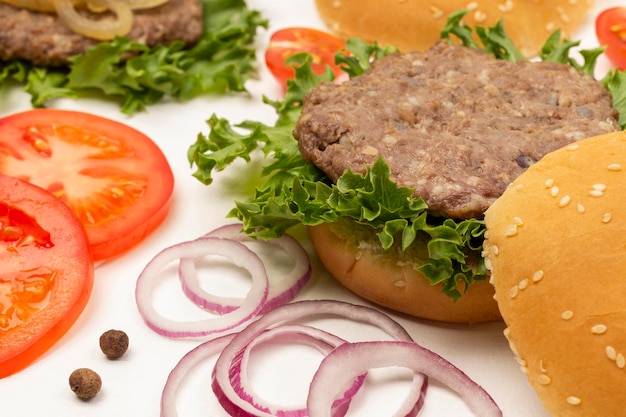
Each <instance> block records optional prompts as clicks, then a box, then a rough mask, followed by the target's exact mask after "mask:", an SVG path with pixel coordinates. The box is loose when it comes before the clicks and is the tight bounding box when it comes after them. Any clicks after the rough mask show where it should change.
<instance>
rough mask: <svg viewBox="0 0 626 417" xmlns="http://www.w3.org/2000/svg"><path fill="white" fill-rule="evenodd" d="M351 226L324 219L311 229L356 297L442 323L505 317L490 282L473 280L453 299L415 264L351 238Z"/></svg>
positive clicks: (323, 256) (328, 264)
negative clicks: (417, 268)
mask: <svg viewBox="0 0 626 417" xmlns="http://www.w3.org/2000/svg"><path fill="white" fill-rule="evenodd" d="M353 226H354V227H356V225H352V224H350V225H348V226H346V225H345V224H341V223H325V224H321V225H318V226H313V227H309V228H308V230H309V236H310V238H311V242H312V243H313V247H314V249H315V251H316V252H317V255H318V258H319V259H320V261H321V263H322V264H323V265H324V267H325V268H326V269H327V270H328V272H330V274H331V275H333V277H334V278H335V279H336V280H337V281H338V282H339V283H341V284H342V285H343V286H344V287H346V288H347V289H349V290H350V291H352V292H353V293H355V294H356V295H358V296H360V297H362V298H364V299H366V300H369V301H371V302H373V303H376V304H378V305H380V306H383V307H386V308H389V309H391V310H394V311H398V312H401V313H405V314H408V315H411V316H414V317H418V318H424V319H429V320H436V321H441V322H448V323H481V322H489V321H496V320H500V319H501V317H500V313H499V311H498V307H497V304H496V302H495V300H494V298H493V296H494V290H493V287H492V286H491V285H490V284H489V283H488V282H487V281H480V282H477V283H475V284H474V285H472V286H471V287H470V288H469V289H468V291H467V292H466V293H465V294H463V295H462V296H461V297H460V298H459V300H458V301H456V302H455V301H453V300H452V298H450V297H449V296H447V295H445V294H444V293H442V291H441V290H442V288H441V285H431V284H430V283H429V282H428V281H427V280H426V278H424V276H423V275H422V274H421V273H420V272H418V271H417V270H415V268H414V266H413V264H411V263H409V262H406V261H402V260H400V259H399V258H396V257H393V256H389V255H383V254H378V253H376V250H375V249H373V247H374V246H373V245H370V244H363V242H364V241H365V239H364V240H361V239H360V237H361V236H360V235H359V233H356V230H355V233H354V234H352V235H351V237H347V236H349V235H350V233H351V232H352V228H353ZM344 236H346V237H344ZM354 236H357V238H354ZM424 250H425V247H424ZM417 257H421V258H422V259H424V256H423V254H419V253H418V254H417ZM417 262H418V263H419V260H417ZM459 290H460V291H461V292H463V291H464V289H461V288H460V289H459Z"/></svg>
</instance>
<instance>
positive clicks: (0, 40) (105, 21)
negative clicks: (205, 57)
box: [0, 0, 202, 66]
mask: <svg viewBox="0 0 626 417" xmlns="http://www.w3.org/2000/svg"><path fill="white" fill-rule="evenodd" d="M96 6H97V7H96ZM0 21H1V22H2V33H1V34H0V60H4V61H9V60H13V59H23V60H27V61H30V62H32V63H34V64H35V65H42V66H62V65H67V64H68V62H69V61H68V58H70V57H71V56H74V55H78V54H83V53H85V52H86V50H87V49H88V48H90V47H93V46H95V45H97V44H98V43H99V42H100V41H110V40H113V38H114V37H115V36H127V37H128V38H129V39H132V40H134V41H137V42H141V43H144V44H146V45H149V46H154V45H169V44H170V43H172V42H174V41H176V40H178V41H183V42H184V43H185V44H194V43H195V42H197V41H198V39H200V36H201V35H202V5H201V2H200V1H199V0H146V1H132V2H128V1H121V0H107V1H104V2H102V1H98V2H96V3H94V4H90V3H89V2H83V3H82V4H80V3H77V2H73V1H70V0H55V1H53V0H39V1H37V0H3V1H1V2H0Z"/></svg>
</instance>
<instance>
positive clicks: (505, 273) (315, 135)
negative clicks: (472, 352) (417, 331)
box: [189, 2, 626, 416]
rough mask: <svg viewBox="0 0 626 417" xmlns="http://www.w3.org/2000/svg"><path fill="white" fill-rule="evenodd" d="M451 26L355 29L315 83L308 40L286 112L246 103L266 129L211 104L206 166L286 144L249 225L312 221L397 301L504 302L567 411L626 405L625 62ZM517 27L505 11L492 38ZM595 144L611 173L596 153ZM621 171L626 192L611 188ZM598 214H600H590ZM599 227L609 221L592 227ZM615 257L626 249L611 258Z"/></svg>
mask: <svg viewBox="0 0 626 417" xmlns="http://www.w3.org/2000/svg"><path fill="white" fill-rule="evenodd" d="M345 3H349V2H334V4H335V5H337V4H342V5H343V4H345ZM571 4H574V3H571ZM452 20H454V19H452ZM448 22H450V20H449V21H448ZM457 23H458V21H457ZM458 28H466V27H463V26H459V27H458ZM458 28H457V29H458ZM448 29H449V28H448ZM444 32H445V31H444ZM451 32H452V33H454V34H456V35H458V36H459V38H461V40H462V42H460V43H463V45H459V42H455V41H451V40H450V38H447V39H446V40H443V41H438V42H437V43H435V45H434V46H431V47H430V48H427V49H426V50H424V51H418V52H402V53H398V52H396V51H393V50H390V49H382V48H380V47H379V46H378V45H376V44H375V45H373V46H372V45H369V46H364V45H363V44H361V43H359V42H358V41H356V40H353V41H352V43H351V41H349V42H348V49H349V53H348V54H345V55H342V54H340V55H339V58H338V62H341V63H343V64H344V65H345V66H344V68H345V69H346V72H348V73H349V74H350V75H352V78H351V79H350V80H348V81H345V82H341V83H338V82H336V81H335V82H333V80H332V77H328V78H324V76H322V77H320V79H318V82H319V83H317V82H315V83H312V82H311V77H312V74H311V73H310V71H308V69H310V68H309V65H310V61H307V58H306V57H302V56H300V57H294V58H293V59H292V60H291V62H292V64H293V65H294V67H295V68H296V73H297V75H296V81H295V82H294V83H292V84H291V85H290V88H289V90H288V92H287V95H286V96H285V100H284V101H282V102H270V104H272V105H273V106H274V107H275V108H276V110H277V112H278V116H279V117H278V121H277V123H276V125H275V126H266V125H263V124H261V123H257V122H252V121H246V122H244V123H242V124H240V125H238V127H239V128H243V129H245V130H248V131H249V132H250V135H243V136H241V135H240V134H238V133H235V132H234V131H232V130H229V129H224V128H223V125H222V123H224V122H225V121H224V120H219V119H217V118H216V117H214V118H212V119H211V121H209V124H210V126H211V127H212V128H214V129H213V130H212V132H211V135H210V136H209V137H206V138H202V137H201V138H199V139H198V142H197V143H196V144H195V145H193V146H192V148H191V149H190V153H189V158H190V161H192V162H193V163H195V164H196V165H197V167H198V171H197V172H196V174H195V175H196V176H197V177H198V178H199V179H201V180H202V181H204V182H206V183H210V182H211V180H212V177H211V170H213V169H215V170H221V169H223V168H224V167H225V166H226V165H228V164H229V163H230V162H232V161H233V160H234V159H236V158H237V157H242V158H244V159H248V158H249V157H250V156H249V153H245V154H243V153H239V154H231V155H229V156H228V157H224V154H220V155H217V153H215V154H214V152H216V151H217V150H218V149H219V150H220V151H225V150H227V149H226V148H233V147H235V146H234V145H235V144H238V143H244V142H245V143H247V144H248V145H249V144H250V143H253V142H256V143H257V144H258V146H259V147H260V148H261V149H262V150H263V152H264V153H265V155H266V158H267V159H269V160H270V162H269V163H268V164H267V165H266V167H265V168H264V171H263V172H262V176H265V179H266V180H267V181H266V182H265V183H264V184H262V185H260V186H259V187H258V188H257V190H256V194H255V196H254V197H253V198H251V199H250V200H248V201H244V202H237V207H236V208H235V209H234V210H233V211H232V212H231V215H232V216H233V217H237V218H239V219H240V220H242V221H243V223H244V231H245V232H246V233H248V234H250V235H252V236H256V237H261V238H271V237H274V236H279V235H281V234H282V233H284V232H285V231H286V230H288V229H289V228H290V227H293V226H296V225H301V224H304V225H305V226H307V228H308V232H309V235H310V238H311V240H312V243H313V245H314V248H315V251H316V253H317V255H318V256H319V259H320V260H321V262H322V264H323V265H324V266H325V267H326V269H327V270H328V271H329V272H330V273H331V274H332V275H333V276H334V277H335V278H336V279H337V280H338V281H339V282H341V283H342V284H343V285H344V286H345V287H347V288H348V289H350V290H352V291H353V292H354V293H356V294H357V295H360V296H362V297H363V298H365V299H367V300H370V301H373V302H374V303H377V304H379V305H381V306H384V307H387V308H390V309H392V310H395V311H399V312H402V313H406V314H408V315H411V316H415V317H418V318H426V319H431V320H437V321H444V322H454V323H476V322H484V321H491V320H498V319H500V318H502V319H504V321H505V323H506V324H507V332H506V335H507V338H508V339H509V340H510V343H511V347H512V349H513V350H514V352H515V353H516V354H517V356H518V358H519V361H520V364H521V367H522V370H523V371H524V372H526V373H527V374H528V376H529V380H531V385H532V386H533V387H534V388H535V389H536V390H537V393H538V394H539V396H540V398H541V399H542V401H544V403H545V405H546V409H547V410H548V411H549V412H550V413H552V414H553V415H555V416H614V415H615V416H616V415H620V413H621V411H619V410H618V409H621V408H620V407H621V405H622V404H623V402H624V397H623V394H622V393H621V392H620V387H622V386H623V385H624V383H626V376H625V374H624V373H623V372H624V371H623V368H624V358H623V356H624V354H623V353H622V352H623V347H621V344H623V342H624V340H623V336H622V333H623V332H622V330H623V329H621V327H623V320H620V319H619V314H620V313H621V312H622V311H626V305H624V301H623V297H620V295H619V294H621V293H622V292H623V291H620V285H621V284H620V283H619V274H618V273H617V271H618V270H619V268H620V266H619V263H620V262H618V260H619V259H621V258H620V255H619V251H620V250H623V248H624V247H625V244H624V243H623V242H615V239H618V240H619V239H621V237H619V238H618V236H621V234H622V233H621V231H622V229H620V227H621V222H615V221H614V220H615V218H616V214H617V213H616V212H615V209H616V208H617V207H620V204H621V203H623V202H621V200H620V199H622V195H621V194H620V193H618V192H616V191H615V190H618V189H620V186H619V181H620V180H619V179H617V177H618V176H619V175H620V172H621V171H622V167H623V166H626V165H624V164H626V161H625V160H624V159H626V153H625V152H624V151H625V150H626V149H623V147H624V146H625V145H626V142H624V140H625V138H626V137H625V136H624V134H623V133H621V129H622V128H623V127H624V124H625V123H624V122H625V120H624V108H623V99H624V87H623V86H622V84H623V82H624V74H623V73H619V72H617V71H613V72H612V73H610V74H608V75H607V76H606V78H604V79H602V80H595V79H594V78H593V77H592V76H591V75H590V74H593V63H592V62H591V63H590V62H585V63H584V64H583V65H580V64H578V65H577V64H576V62H575V61H574V60H571V59H570V58H569V57H564V56H563V54H560V53H558V52H555V51H562V49H559V48H561V47H563V46H564V45H568V43H567V42H568V41H562V39H561V38H559V36H558V33H557V35H554V36H552V37H551V38H550V40H549V41H548V42H546V44H545V45H544V47H543V48H542V53H541V58H542V60H537V61H535V60H533V61H528V60H526V59H524V54H522V53H521V52H520V51H519V50H508V49H507V48H502V45H504V44H506V43H498V42H494V44H495V45H497V46H495V47H494V44H487V45H485V44H483V47H480V43H477V42H475V41H474V39H475V38H474V37H473V36H466V35H467V33H465V32H463V30H458V31H455V29H452V30H451ZM503 33H504V32H503V27H502V26H500V25H497V26H495V27H492V28H490V29H488V30H486V31H485V32H483V34H485V36H484V37H481V40H482V41H483V42H485V41H486V42H487V43H489V39H490V34H491V35H494V39H495V37H497V36H495V35H496V34H497V35H502V34H503ZM447 34H448V35H449V32H448V33H447ZM443 35H445V33H442V36H443ZM444 37H445V36H444ZM457 41H458V40H457ZM506 45H508V44H506ZM572 46H575V44H574V45H572V44H569V46H565V49H568V50H569V49H570V48H571V47H572ZM481 49H482V50H481ZM503 49H504V51H503ZM494 51H495V52H494ZM596 52H598V51H596ZM494 54H495V55H499V56H498V58H505V59H496V58H494V56H493V55H494ZM592 56H597V53H590V54H586V57H592ZM372 57H374V61H373V62H372V63H371V65H370V58H372ZM309 59H310V58H309ZM556 61H558V62H556ZM591 61H593V58H592V59H591ZM355 66H357V67H359V68H358V69H356V68H355ZM313 85H315V86H313ZM311 87H312V88H311ZM218 127H219V129H218ZM589 137H598V138H603V139H596V140H595V141H592V140H588V139H587V138H589ZM290 140H291V141H292V142H289V141H290ZM605 141H606V142H607V143H606V144H604V143H605ZM608 142H610V143H611V145H609V143H608ZM613 142H620V145H614V144H613ZM218 143H219V145H218ZM279 144H280V145H279ZM619 146H621V147H622V148H620V147H619ZM590 149H594V151H590ZM574 150H576V152H574ZM247 152H249V150H248V151H247ZM546 155H548V157H546ZM553 155H554V156H553ZM574 155H580V159H575V156H574ZM600 155H602V157H600ZM596 160H597V164H596ZM555 161H556V162H555ZM591 161H594V162H593V163H594V164H595V166H596V168H597V169H598V172H597V178H596V177H594V175H596V171H595V169H594V170H591V169H590V171H589V172H587V171H586V169H587V167H588V166H589V165H590V163H591ZM601 169H603V170H604V171H602V173H600V171H601ZM538 172H540V173H541V175H537V173H538ZM601 174H602V175H601ZM570 175H571V176H572V178H571V179H568V178H569V176H570ZM605 175H612V176H614V177H615V180H611V181H609V180H605ZM537 177H540V178H537ZM611 178H613V177H611ZM516 179H517V180H516ZM527 181H530V182H529V184H531V183H532V187H527V186H526V183H527ZM615 181H617V182H615ZM511 183H513V186H510V184H511ZM582 188H584V190H583V189H582ZM611 189H612V190H613V193H614V194H613V195H614V196H615V199H616V200H615V201H613V200H611V201H610V202H607V204H609V206H605V205H604V204H600V203H602V202H603V201H608V199H602V198H601V196H603V195H604V194H605V193H608V192H609V191H608V190H611ZM584 193H587V194H584ZM503 194H504V195H503ZM511 194H513V195H514V196H515V197H513V196H511ZM583 194H584V198H583ZM535 195H537V197H536V199H535ZM548 207H550V209H548ZM592 207H593V209H592ZM559 210H560V211H559ZM565 210H569V211H568V214H567V215H565ZM552 211H554V214H552ZM592 212H593V214H595V215H593V214H592ZM485 213H487V217H486V218H485ZM561 213H563V215H561ZM583 215H584V216H585V221H590V222H595V223H594V224H593V225H590V226H588V227H587V226H586V225H584V224H582V223H581V221H580V220H578V219H579V217H574V216H583ZM580 218H581V219H582V217H580ZM557 219H558V220H557ZM528 224H532V227H527V225H528ZM585 224H586V223H585ZM492 228H493V230H492ZM587 233H591V234H593V235H595V234H597V237H596V236H594V237H593V238H592V239H590V240H589V242H587V239H586V236H587ZM494 234H495V236H494ZM522 234H523V235H524V238H523V239H522V238H521V236H522ZM485 236H488V237H489V238H488V240H487V241H486V242H487V243H485V245H484V247H483V243H484V238H485ZM609 236H611V237H610V238H609ZM538 241H541V244H538V243H537V242H538ZM569 241H572V242H573V243H572V246H570V245H569V244H568V242H569ZM607 246H611V250H607ZM591 247H593V249H591ZM587 251H588V252H589V253H588V254H587V253H586V252H587ZM581 252H585V255H584V256H581ZM570 259H571V262H568V261H569V260H570ZM599 262H600V263H601V265H604V264H605V263H609V264H610V265H609V266H607V270H606V272H600V271H599V269H602V268H598V263H599ZM520 264H523V265H524V266H523V267H520ZM583 264H584V265H583ZM513 270H515V273H512V272H511V271H513ZM594 273H598V274H600V275H602V276H601V277H599V278H598V279H602V280H603V282H604V283H605V284H606V285H605V284H603V285H598V286H597V292H598V294H596V295H594V297H588V296H586V295H584V293H585V291H586V290H585V287H586V286H587V285H586V284H585V283H584V282H588V281H589V278H588V277H589V276H590V275H592V274H594ZM549 275H550V276H551V277H552V279H551V281H550V284H549V285H548V284H545V286H544V283H545V282H546V280H547V279H548V276H549ZM494 287H495V290H494ZM570 289H571V290H572V292H571V293H568V291H569V290H570ZM605 291H606V292H609V293H610V296H607V297H609V299H610V301H607V302H606V303H605V302H604V301H599V300H604V299H605V298H604V297H605V295H604V292H605ZM563 293H567V294H566V295H564V296H561V294H563ZM550 294H559V296H558V297H553V296H551V295H550ZM555 298H557V299H558V300H555ZM594 304H603V309H601V310H599V311H598V310H594V309H593V305H594ZM530 311H532V313H530ZM620 326H621V327H620ZM553 332H554V333H553ZM609 336H610V337H609ZM620 338H621V339H620ZM589 342H594V345H595V346H590V347H589V350H588V348H587V346H589ZM583 344H584V345H585V346H584V347H581V345H583ZM581 352H584V354H583V355H582V358H584V359H582V358H581V355H580V353H581ZM592 355H594V358H593V361H592V362H587V358H588V357H590V356H592ZM596 361H602V362H603V363H602V365H601V366H602V368H601V369H602V371H598V369H600V365H598V367H595V364H596ZM609 372H610V373H611V376H610V377H609V376H607V373H609ZM573 381H575V383H573ZM600 390H604V391H603V395H597V396H596V392H597V391H600ZM615 399H618V400H617V401H615ZM614 407H617V408H614Z"/></svg>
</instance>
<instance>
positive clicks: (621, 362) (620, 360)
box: [615, 353, 626, 369]
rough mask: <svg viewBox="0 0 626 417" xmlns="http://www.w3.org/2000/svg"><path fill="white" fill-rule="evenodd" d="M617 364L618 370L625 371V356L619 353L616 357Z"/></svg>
mask: <svg viewBox="0 0 626 417" xmlns="http://www.w3.org/2000/svg"><path fill="white" fill-rule="evenodd" d="M615 364H616V365H617V367H618V368H620V369H624V367H625V366H626V358H625V357H624V355H622V354H621V353H618V354H617V356H616V357H615Z"/></svg>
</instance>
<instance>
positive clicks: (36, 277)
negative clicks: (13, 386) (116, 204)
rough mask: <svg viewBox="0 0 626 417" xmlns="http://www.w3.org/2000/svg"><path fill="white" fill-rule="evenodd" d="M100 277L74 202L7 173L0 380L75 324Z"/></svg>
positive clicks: (1, 225) (1, 189)
mask: <svg viewBox="0 0 626 417" xmlns="http://www.w3.org/2000/svg"><path fill="white" fill-rule="evenodd" d="M93 276H94V268H93V262H92V260H91V255H90V253H89V246H88V243H87V236H86V234H85V231H84V229H83V226H82V224H81V223H80V222H79V221H78V219H77V218H76V216H75V215H74V214H73V213H72V211H71V210H70V209H69V207H67V205H65V204H64V203H63V202H62V201H61V200H59V199H58V198H56V197H55V196H53V195H52V194H50V193H48V192H47V191H45V190H43V189H41V188H39V187H36V186H34V185H32V184H29V183H27V182H24V181H21V180H19V179H17V178H13V177H8V176H5V175H0V378H3V377H6V376H8V375H11V374H13V373H15V372H18V371H20V370H21V369H23V368H25V367H26V366H28V365H29V364H30V363H32V362H33V361H34V360H36V359H37V358H38V357H39V356H41V355H42V354H43V353H44V352H46V350H48V348H50V347H51V346H52V345H53V344H54V343H55V342H56V341H57V340H58V339H59V338H60V337H61V336H62V335H63V334H64V333H65V332H66V331H67V330H68V329H69V328H70V327H71V326H72V324H73V323H74V322H75V321H76V319H77V318H78V316H79V315H80V313H81V312H82V311H83V309H84V307H85V305H86V304H87V301H88V299H89V296H90V294H91V290H92V287H93Z"/></svg>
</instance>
